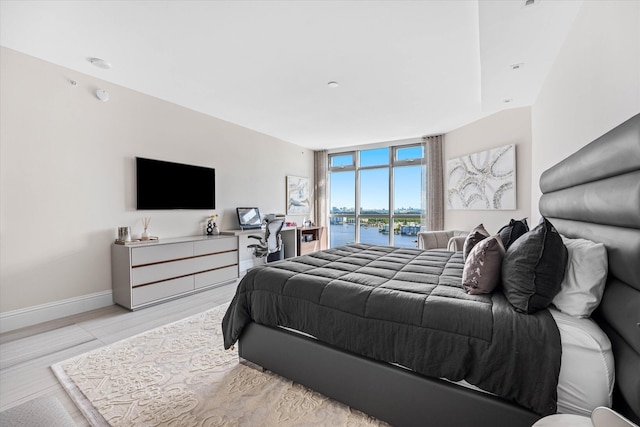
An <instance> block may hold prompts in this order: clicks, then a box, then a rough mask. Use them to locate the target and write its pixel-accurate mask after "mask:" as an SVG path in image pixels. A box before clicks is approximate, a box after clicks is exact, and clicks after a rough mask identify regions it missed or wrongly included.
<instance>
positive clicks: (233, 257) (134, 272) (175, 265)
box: [131, 251, 238, 286]
mask: <svg viewBox="0 0 640 427" xmlns="http://www.w3.org/2000/svg"><path fill="white" fill-rule="evenodd" d="M237 263H238V252H237V251H233V252H223V253H219V254H214V255H205V256H198V257H191V258H187V259H181V260H177V261H168V262H161V263H159V264H151V265H145V266H141V267H134V268H132V269H131V283H132V284H133V286H138V285H143V284H145V283H153V282H158V281H160V280H167V279H173V278H176V277H180V276H185V275H188V274H194V273H200V272H203V271H207V270H212V269H214V268H217V267H226V266H229V265H234V264H237Z"/></svg>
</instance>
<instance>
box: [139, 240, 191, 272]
mask: <svg viewBox="0 0 640 427" xmlns="http://www.w3.org/2000/svg"><path fill="white" fill-rule="evenodd" d="M150 244H152V243H150ZM153 245H154V246H145V247H144V248H132V249H131V265H132V266H136V265H145V264H153V263H155V262H162V261H168V260H172V259H180V258H188V257H191V256H193V243H191V242H188V243H172V244H168V245H158V244H155V243H153Z"/></svg>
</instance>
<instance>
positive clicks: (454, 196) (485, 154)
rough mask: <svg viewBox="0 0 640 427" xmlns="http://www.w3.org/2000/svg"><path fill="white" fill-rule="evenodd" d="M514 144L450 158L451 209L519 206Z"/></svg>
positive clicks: (502, 208) (448, 203) (448, 175)
mask: <svg viewBox="0 0 640 427" xmlns="http://www.w3.org/2000/svg"><path fill="white" fill-rule="evenodd" d="M515 153H516V147H515V145H514V144H510V145H505V146H502V147H498V148H493V149H491V150H487V151H481V152H478V153H473V154H469V155H467V156H462V157H458V158H455V159H451V160H449V161H447V183H448V185H447V207H448V208H449V209H500V210H508V209H515V208H516V155H515Z"/></svg>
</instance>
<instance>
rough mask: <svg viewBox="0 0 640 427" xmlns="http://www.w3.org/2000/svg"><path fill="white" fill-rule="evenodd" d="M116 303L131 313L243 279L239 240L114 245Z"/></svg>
mask: <svg viewBox="0 0 640 427" xmlns="http://www.w3.org/2000/svg"><path fill="white" fill-rule="evenodd" d="M111 275H112V287H113V301H114V302H115V303H116V304H118V305H121V306H123V307H126V308H128V309H130V310H135V309H138V308H142V307H145V306H148V305H151V304H155V303H159V302H162V301H165V300H168V299H171V298H176V297H178V296H182V295H187V294H190V293H194V292H198V291H201V290H204V289H207V288H211V287H214V286H216V285H219V284H222V283H226V282H229V281H231V280H235V279H237V278H238V238H237V237H236V236H215V237H206V236H194V237H184V238H177V239H165V240H163V241H162V242H157V243H156V244H155V245H152V246H146V245H145V246H129V245H116V244H114V245H112V246H111Z"/></svg>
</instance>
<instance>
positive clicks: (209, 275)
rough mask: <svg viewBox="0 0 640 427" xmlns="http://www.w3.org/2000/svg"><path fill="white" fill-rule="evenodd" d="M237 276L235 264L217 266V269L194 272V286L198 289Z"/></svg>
mask: <svg viewBox="0 0 640 427" xmlns="http://www.w3.org/2000/svg"><path fill="white" fill-rule="evenodd" d="M237 278H238V266H237V265H233V266H230V267H224V268H219V269H217V270H211V271H206V272H204V273H198V274H196V276H195V288H196V289H198V288H202V287H204V286H209V285H215V284H216V283H222V282H226V281H229V280H234V279H237Z"/></svg>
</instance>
